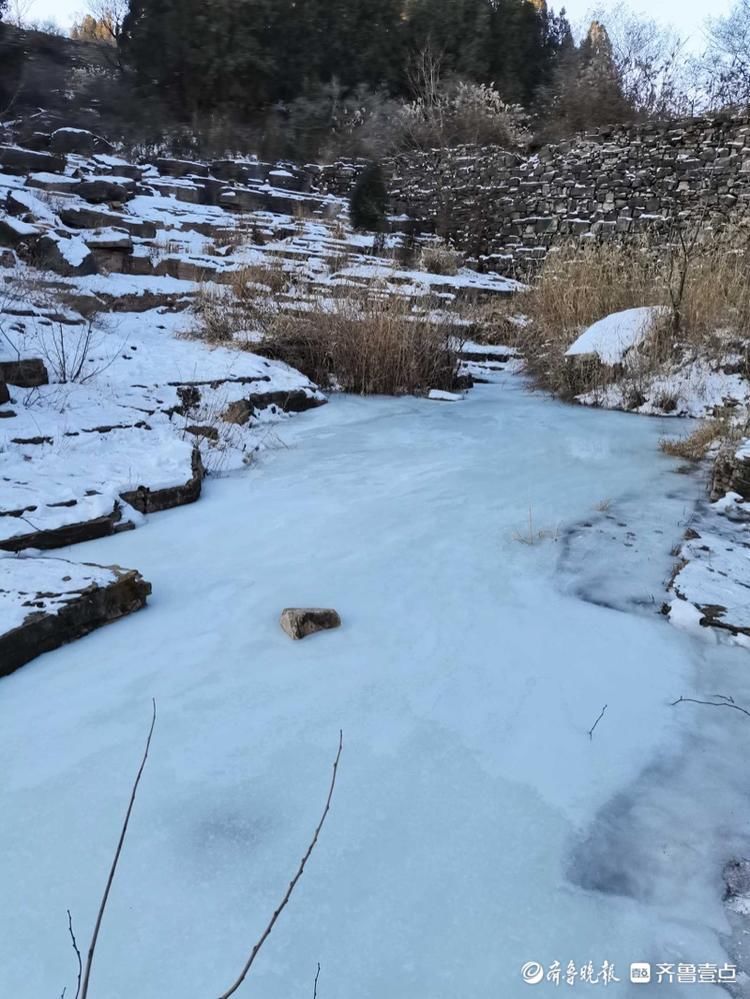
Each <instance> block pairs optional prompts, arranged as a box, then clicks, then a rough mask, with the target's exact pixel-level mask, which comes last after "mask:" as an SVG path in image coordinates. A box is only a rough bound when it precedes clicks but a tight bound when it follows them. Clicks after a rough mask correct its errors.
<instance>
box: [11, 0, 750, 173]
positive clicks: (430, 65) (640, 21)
mask: <svg viewBox="0 0 750 999" xmlns="http://www.w3.org/2000/svg"><path fill="white" fill-rule="evenodd" d="M19 2H20V0H0V57H1V58H0V111H2V109H3V107H8V106H9V105H10V104H12V103H13V102H14V101H15V100H17V99H18V96H19V93H22V92H23V89H24V85H25V84H24V65H25V64H26V63H28V57H29V42H28V38H29V33H28V32H25V33H24V32H19V31H18V30H17V29H19V28H24V27H26V28H28V27H34V26H33V25H31V26H30V25H28V24H25V23H24V21H23V19H22V18H21V16H20V15H19V13H18V9H17V5H18V3H19ZM14 4H15V5H16V8H15V12H14V7H13V5H14ZM3 15H4V18H5V19H4V21H3ZM3 24H5V25H6V27H5V34H4V35H3V34H2V32H3ZM36 28H37V29H40V30H39V31H37V32H36V34H37V35H38V34H39V33H40V31H41V33H42V34H44V33H50V32H53V33H54V32H55V31H57V30H58V29H56V28H55V26H54V25H36ZM706 37H707V43H706V47H705V51H704V52H702V53H689V52H688V51H687V49H686V47H685V43H684V41H683V40H682V39H681V38H680V36H679V34H678V32H677V31H676V30H674V29H672V28H669V27H665V26H664V25H662V24H661V23H659V22H658V21H656V20H653V19H650V18H648V17H643V16H639V15H635V14H633V13H632V12H631V11H630V10H629V8H627V7H626V6H625V5H624V4H622V3H620V4H619V5H615V6H611V7H609V8H608V9H606V10H602V11H599V12H597V13H596V16H592V19H591V21H590V25H589V27H588V30H587V31H585V32H583V33H580V32H579V37H576V34H575V33H574V31H573V29H572V27H571V24H570V23H569V21H568V18H567V16H566V13H565V10H564V8H561V9H560V11H559V12H557V11H555V10H554V9H553V8H552V7H550V6H548V5H547V3H546V0H90V6H89V12H88V13H87V14H85V15H84V16H82V17H81V18H80V19H79V21H78V22H77V23H76V24H75V25H74V26H73V29H72V31H71V38H72V39H74V40H76V41H77V42H78V43H88V44H89V46H90V51H93V50H94V48H95V47H97V48H98V49H99V50H100V52H99V55H98V57H97V58H96V59H93V60H92V62H91V65H89V66H87V67H86V66H85V67H84V68H83V69H81V68H80V67H79V69H78V71H77V74H76V84H77V89H78V96H79V97H80V101H81V102H82V103H84V104H85V103H86V102H87V101H88V102H89V103H90V104H92V105H95V106H96V107H97V109H98V110H99V112H100V113H101V114H102V116H103V118H104V120H105V122H106V121H107V120H108V119H109V118H112V119H113V120H114V121H116V122H120V123H121V124H122V125H123V132H124V133H126V134H127V133H128V132H130V133H131V134H132V136H133V137H138V138H139V139H140V140H141V141H149V140H151V141H156V140H157V134H158V133H160V132H165V133H171V134H172V136H173V137H174V136H175V135H176V134H178V133H179V132H180V129H181V128H183V129H187V130H189V132H190V136H191V138H190V141H191V142H199V143H202V144H205V145H207V146H214V147H218V146H221V145H222V144H226V143H227V142H230V143H231V142H234V143H235V144H236V145H237V147H238V148H239V147H241V146H242V145H243V144H248V143H250V144H254V145H255V146H259V145H260V146H261V147H262V149H263V151H266V152H268V153H269V154H271V155H274V154H275V155H292V154H293V155H295V156H296V157H297V158H306V157H320V156H331V155H338V154H350V155H364V156H373V155H376V154H382V153H384V152H390V151H393V150H396V149H399V148H405V147H409V146H422V147H425V146H427V147H429V146H440V145H442V146H446V145H447V146H450V145H456V144H460V143H465V142H469V143H470V142H479V143H497V144H500V145H505V146H514V145H519V144H523V145H526V146H528V145H529V144H531V145H533V144H534V143H537V144H541V143H542V142H545V141H556V140H560V139H561V138H564V137H566V136H568V135H572V134H574V133H576V132H578V131H582V130H586V129H590V128H594V127H597V126H601V125H608V124H613V123H619V122H631V121H636V120H642V119H645V118H656V119H667V118H670V117H679V116H685V115H688V114H691V113H694V112H697V111H703V110H707V109H711V108H717V107H726V106H728V105H732V106H736V105H738V104H743V103H747V101H748V99H749V98H750V68H749V67H750V57H748V55H747V54H746V53H748V52H749V51H750V45H749V44H748V43H749V42H750V0H737V2H736V4H735V7H734V9H733V10H732V12H731V14H730V15H729V16H728V17H726V18H724V19H714V20H712V21H709V22H707V31H706ZM58 61H59V60H58ZM66 88H67V85H66ZM26 89H27V90H28V89H30V88H29V87H28V85H27V86H26ZM49 89H50V90H54V87H50V88H49ZM43 96H44V95H39V94H34V95H33V97H35V98H36V100H37V103H42V98H43ZM29 100H32V98H31V97H29Z"/></svg>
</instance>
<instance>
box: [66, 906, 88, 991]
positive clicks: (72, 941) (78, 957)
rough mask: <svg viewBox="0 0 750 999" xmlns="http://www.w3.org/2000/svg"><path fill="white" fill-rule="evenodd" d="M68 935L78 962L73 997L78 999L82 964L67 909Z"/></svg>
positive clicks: (71, 919) (71, 920)
mask: <svg viewBox="0 0 750 999" xmlns="http://www.w3.org/2000/svg"><path fill="white" fill-rule="evenodd" d="M68 933H70V940H71V943H72V944H73V950H74V951H75V952H76V958H77V960H78V981H77V982H76V995H75V999H78V996H79V994H80V991H81V973H82V971H83V964H82V962H81V952H80V950H79V949H78V941H77V940H76V935H75V933H74V932H73V917H72V916H71V914H70V909H68ZM63 995H65V990H64V989H63Z"/></svg>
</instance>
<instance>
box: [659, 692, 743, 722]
mask: <svg viewBox="0 0 750 999" xmlns="http://www.w3.org/2000/svg"><path fill="white" fill-rule="evenodd" d="M721 696H723V695H721ZM675 704H708V705H709V707H712V708H734V709H735V711H741V712H742V713H743V715H747V716H748V718H750V711H748V710H747V708H741V707H740V706H739V704H735V703H734V701H732V700H722V701H699V700H697V699H696V698H695V697H680V698H678V699H677V700H676V701H672V707H674V706H675Z"/></svg>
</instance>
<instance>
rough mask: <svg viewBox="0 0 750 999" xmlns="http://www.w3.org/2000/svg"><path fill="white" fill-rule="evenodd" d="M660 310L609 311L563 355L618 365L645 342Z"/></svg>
mask: <svg viewBox="0 0 750 999" xmlns="http://www.w3.org/2000/svg"><path fill="white" fill-rule="evenodd" d="M663 311H664V310H663V309H661V308H658V307H655V306H646V307H644V308H639V309H625V310H624V311H623V312H613V313H612V314H611V315H609V316H605V318H604V319H600V320H599V321H598V322H595V323H593V324H592V325H591V326H589V327H588V328H587V329H585V330H584V331H583V333H581V335H580V336H579V337H578V339H577V340H576V341H575V343H574V344H572V345H571V346H570V347H569V348H568V350H567V351H566V352H565V356H566V357H574V358H578V359H580V358H586V357H589V358H596V359H597V360H598V361H600V362H601V363H602V364H606V365H609V366H613V365H615V364H621V363H622V361H623V358H624V357H625V355H626V354H627V352H628V351H629V350H631V349H632V348H633V347H635V346H637V345H638V344H640V343H641V342H642V341H643V340H644V339H645V337H646V336H647V335H648V333H649V330H650V329H651V327H652V326H653V324H654V322H655V321H656V320H657V319H658V318H659V316H660V315H661V314H662V313H663Z"/></svg>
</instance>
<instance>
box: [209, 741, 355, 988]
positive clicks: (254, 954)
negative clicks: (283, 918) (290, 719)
mask: <svg viewBox="0 0 750 999" xmlns="http://www.w3.org/2000/svg"><path fill="white" fill-rule="evenodd" d="M343 748H344V733H343V732H342V731H339V749H338V752H337V753H336V759H335V760H334V761H333V774H332V776H331V786H330V787H329V788H328V797H327V798H326V804H325V808H324V809H323V814H322V816H321V817H320V822H319V823H318V826H317V828H316V830H315V833H314V835H313V838H312V840H311V841H310V845H309V846H308V848H307V852H306V853H305V855H304V857H303V858H302V860H301V861H300V865H299V867H298V868H297V873H296V874H295V875H294V877H293V878H292V880H291V881H290V882H289V887H288V888H287V890H286V895H284V897H283V899H282V900H281V902H280V904H279V906H278V908H277V909H276V911H275V912H274V914H273V916H271V920H270V922H269V923H268V926H266V928H265V930H263V933H262V934H261V936H260V938H259V940H258V942H257V943H256V944H255V946H254V947H253V949H252V951H251V952H250V957H249V958H248V959H247V961H246V963H245V966H244V968H243V969H242V971H241V972H240V976H239V978H238V979H237V980H236V981H235V982H234V983H233V984H232V985H230V986H229V988H228V989H227V991H226V992H222V994H221V995H220V996H219V999H229V996H231V995H233V994H234V993H235V992H236V991H237V989H238V988H239V987H240V985H242V983H243V982H244V980H245V978H246V976H247V973H248V971H249V970H250V968H251V967H252V964H253V961H254V960H255V958H256V957H257V956H258V952H259V951H260V949H261V947H262V946H263V944H264V943H265V942H266V940H267V939H268V937H269V936H270V934H271V930H272V929H273V928H274V925H275V923H276V920H277V919H278V918H279V916H280V915H281V913H282V911H283V910H284V908H285V907H286V904H287V902H288V901H289V899H290V898H291V895H292V892H293V891H294V889H295V887H296V885H297V882H298V881H299V879H300V878H301V877H302V872H303V871H304V869H305V864H307V861H308V860H309V859H310V854H311V853H312V852H313V850H314V849H315V844H316V843H317V842H318V836H319V835H320V830H321V829H322V828H323V823H324V822H325V820H326V816H327V815H328V810H329V809H330V807H331V799H332V798H333V789H334V787H335V786H336V773H337V771H338V766H339V760H340V759H341V750H342V749H343ZM315 981H316V984H317V977H316V979H315Z"/></svg>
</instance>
